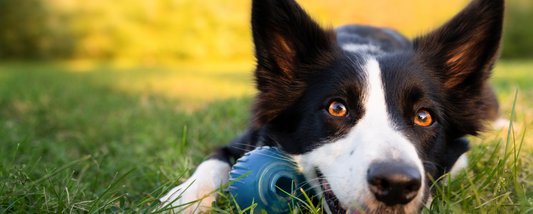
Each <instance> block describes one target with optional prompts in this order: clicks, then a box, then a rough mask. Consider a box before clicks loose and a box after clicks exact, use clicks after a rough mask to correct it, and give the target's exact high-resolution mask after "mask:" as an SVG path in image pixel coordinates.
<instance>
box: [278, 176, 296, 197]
mask: <svg viewBox="0 0 533 214" xmlns="http://www.w3.org/2000/svg"><path fill="white" fill-rule="evenodd" d="M292 183H293V182H292V179H290V178H288V177H285V176H282V177H280V178H278V180H277V181H276V194H277V195H278V196H281V197H284V198H285V197H288V196H289V195H287V193H289V194H292V188H296V187H294V186H293V185H292ZM281 190H283V191H285V192H283V191H281Z"/></svg>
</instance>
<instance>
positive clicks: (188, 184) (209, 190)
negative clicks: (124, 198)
mask: <svg viewBox="0 0 533 214" xmlns="http://www.w3.org/2000/svg"><path fill="white" fill-rule="evenodd" d="M253 136H254V133H253V132H245V133H244V134H242V135H241V136H239V137H237V138H235V139H234V140H233V141H231V142H230V143H229V144H228V145H226V146H225V147H222V148H219V149H217V150H216V151H215V152H213V153H212V154H211V155H210V157H209V159H208V160H206V161H204V162H202V163H201V164H200V165H198V168H197V169H196V171H195V172H194V174H193V175H192V176H191V177H190V178H189V179H188V180H187V181H185V182H184V183H182V184H181V185H179V186H177V187H174V188H173V189H172V190H170V191H169V192H168V193H167V194H166V195H165V196H163V197H162V198H161V199H159V200H160V201H161V205H160V206H159V209H163V208H164V207H166V208H169V207H176V208H174V209H173V210H172V211H174V212H181V213H199V212H204V211H207V210H209V209H210V207H211V204H212V202H213V201H216V199H217V198H218V195H217V194H216V193H214V191H215V190H217V189H218V188H220V187H221V186H223V185H224V184H226V183H227V182H228V179H229V172H230V170H231V166H232V165H233V162H234V160H236V159H238V158H240V157H241V156H242V155H244V153H245V152H246V151H247V150H249V149H248V147H251V146H253V145H254V144H255V142H257V141H256V140H255V139H254V138H253ZM254 148H255V147H254ZM191 202H192V203H191ZM189 203H191V204H189ZM167 205H168V206H167ZM177 206H179V207H177Z"/></svg>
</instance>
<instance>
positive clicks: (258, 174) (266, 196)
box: [229, 146, 311, 214]
mask: <svg viewBox="0 0 533 214" xmlns="http://www.w3.org/2000/svg"><path fill="white" fill-rule="evenodd" d="M248 172H250V174H248V175H246V176H245V177H242V178H240V179H237V178H239V177H240V176H242V175H244V174H246V173H248ZM236 179H237V180H236ZM234 180H236V181H235V182H233V183H231V184H230V185H229V192H230V193H231V195H232V197H233V198H234V200H235V202H236V203H237V204H238V206H239V207H240V208H241V209H245V208H247V207H249V206H251V205H252V202H253V203H257V206H256V207H255V208H254V212H253V213H254V214H255V213H261V210H264V211H266V212H267V213H288V212H289V211H290V208H289V207H290V206H294V205H295V204H297V202H298V200H296V199H294V196H295V197H298V198H300V199H302V200H304V201H305V200H306V199H305V197H304V196H303V194H302V193H301V190H300V188H302V189H303V190H308V189H309V187H308V185H306V184H305V178H304V176H303V174H301V172H299V170H298V168H297V165H296V162H294V161H293V160H292V159H291V158H290V157H289V156H288V155H286V154H285V153H283V152H282V151H280V150H279V149H277V148H274V147H268V146H265V147H260V148H257V149H255V150H253V151H251V152H248V153H246V154H244V156H243V157H241V158H240V159H239V160H237V163H235V165H234V166H233V170H232V171H231V172H230V182H231V181H234ZM280 189H282V190H283V191H285V192H283V191H282V190H280ZM287 193H290V194H291V195H293V196H291V195H289V194H287ZM306 194H308V196H309V197H311V195H310V192H309V193H308V192H306ZM290 204H291V205H290ZM293 209H294V207H293ZM248 213H250V212H248Z"/></svg>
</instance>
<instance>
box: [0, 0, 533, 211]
mask: <svg viewBox="0 0 533 214" xmlns="http://www.w3.org/2000/svg"><path fill="white" fill-rule="evenodd" d="M298 2H299V3H300V4H301V5H302V7H303V8H304V9H306V10H307V11H308V12H309V14H311V16H313V17H314V18H315V19H316V20H317V21H318V22H320V23H321V24H322V25H324V26H339V25H343V24H349V23H358V24H367V25H376V26H382V27H389V28H393V29H396V30H398V31H399V32H401V33H403V34H404V35H406V36H407V37H410V38H413V37H415V36H417V35H423V34H424V33H427V32H429V31H430V30H431V29H434V28H436V27H438V26H439V25H441V24H442V23H444V22H445V21H446V20H448V19H450V18H451V17H452V16H453V15H455V14H456V13H457V12H458V11H460V10H461V9H462V8H463V7H464V6H465V5H466V4H467V3H468V0H440V1H436V0H432V1H428V0H396V1H392V0H372V1H368V0H344V1H341V0H298ZM250 5H251V1H250V0H203V1H202V0H0V184H1V185H2V186H1V187H0V213H3V212H4V211H6V210H7V212H11V211H13V212H14V211H16V210H19V211H20V213H22V212H26V213H60V212H67V211H68V210H70V212H75V211H79V212H80V213H85V211H87V210H96V209H98V208H102V209H107V208H109V209H111V210H113V209H114V210H115V211H116V210H117V209H118V210H119V211H121V212H123V211H124V210H128V209H129V210H134V209H137V208H138V206H144V205H145V204H146V203H148V204H150V203H152V201H154V200H157V198H158V196H159V195H158V194H162V193H164V192H165V191H163V190H162V189H157V188H159V187H168V186H169V185H167V186H165V183H166V182H169V181H170V182H173V181H176V178H179V179H178V180H177V181H176V182H177V183H180V182H183V181H184V180H185V179H186V178H188V177H189V175H190V171H187V169H191V168H194V167H195V166H196V165H197V164H199V163H200V162H201V161H202V160H204V159H205V158H206V157H207V156H208V154H209V153H210V152H211V151H213V149H214V148H215V147H218V146H220V145H223V144H226V143H227V142H229V141H230V140H231V139H232V138H234V137H236V136H237V135H238V134H239V133H241V132H242V131H244V130H245V129H246V126H247V123H248V116H249V112H250V106H251V103H252V102H253V95H254V94H255V93H256V91H255V89H254V85H253V81H252V78H253V77H252V70H253V66H254V59H253V44H252V38H251V28H250V23H249V22H250ZM532 23H533V1H531V0H507V14H506V20H505V35H504V41H503V50H502V60H500V61H499V62H498V64H497V66H496V68H495V69H494V74H493V78H492V79H491V83H492V85H493V86H494V87H495V91H496V93H497V95H498V99H499V101H500V104H501V105H500V106H501V112H502V117H504V118H507V119H508V118H510V117H511V112H512V109H513V108H515V110H516V112H515V113H516V114H514V115H515V118H514V119H515V120H514V121H515V122H516V124H517V125H516V126H515V127H513V131H515V132H516V133H519V134H522V135H523V136H526V135H527V136H528V137H526V138H522V141H523V144H524V148H523V150H522V153H520V156H524V158H522V159H521V160H523V163H522V162H521V163H520V165H519V166H518V169H519V170H517V171H518V175H520V176H519V178H517V179H518V181H520V182H523V183H520V184H521V185H522V184H523V185H525V187H524V188H525V190H524V191H526V192H527V193H528V196H527V197H526V199H523V200H522V199H520V200H518V199H517V200H515V202H516V201H519V202H520V201H523V203H522V202H520V203H522V204H528V206H529V205H530V204H531V202H530V201H529V200H530V199H531V198H532V197H533V183H531V181H532V180H533V178H532V176H533V162H532V161H533V159H531V157H532V156H533V136H532V135H531V134H530V132H528V133H525V130H528V131H529V130H532V129H533V101H532V100H531V97H533V72H532V71H533V24H532ZM517 88H519V89H520V91H519V93H518V98H517V101H516V102H514V100H515V92H516V90H517ZM509 133H511V132H509ZM522 135H517V137H516V138H517V139H518V138H520V136H522ZM506 136H507V132H501V131H500V132H488V134H486V135H484V136H482V137H481V138H472V145H473V148H472V150H473V151H481V152H484V151H487V150H488V151H498V152H500V153H503V151H500V150H501V149H500V150H498V149H497V148H498V146H497V143H498V142H500V141H501V139H502V138H505V137H506ZM513 138H514V136H513ZM507 139H509V138H507ZM520 145H521V144H520ZM520 148H522V147H520ZM506 151H507V150H506ZM485 153H487V152H485ZM485 153H483V154H485ZM487 154H490V152H488V153H487ZM515 155H516V154H515ZM84 157H85V158H84ZM491 157H492V156H491ZM75 160H80V161H81V160H84V161H81V162H79V163H78V162H73V161H75ZM484 160H485V159H484ZM491 161H492V162H491ZM494 161H498V159H492V158H491V159H490V160H487V161H486V162H482V161H481V162H477V163H473V164H474V165H475V167H477V168H475V169H476V170H478V169H481V168H483V167H484V166H486V165H490V166H492V165H494V166H495V165H496V164H497V165H498V166H499V165H500V162H498V163H495V162H494ZM69 163H71V164H70V165H69ZM61 166H68V167H63V168H59V169H58V167H61ZM514 168H515V169H516V168H517V166H516V165H515V166H514ZM507 169H509V168H507ZM507 169H506V170H505V172H507ZM130 170H134V171H133V172H132V171H130ZM130 172H131V173H130ZM522 172H523V173H522ZM489 174H490V173H489ZM489 174H486V175H489ZM503 174H504V171H503V170H502V172H501V173H497V175H503ZM126 175H127V176H126ZM180 175H183V176H182V177H180ZM492 175H494V174H490V176H492ZM117 176H118V178H117ZM120 176H125V177H120ZM515 176H516V171H515ZM44 178H47V182H41V183H39V184H38V185H33V186H27V185H26V184H28V183H29V182H33V181H43V179H44ZM487 179H488V180H490V179H491V177H489V178H487ZM501 179H503V180H502V182H503V181H506V178H503V177H502V178H501ZM501 179H500V178H498V181H500V180H501ZM513 179H514V178H513ZM507 180H511V179H507ZM515 180H516V179H515ZM111 184H113V185H114V184H120V185H119V186H117V188H119V189H118V190H115V189H113V188H114V187H113V186H112V185H111ZM24 185H26V186H24ZM503 186H505V185H503V184H501V183H500V182H492V181H491V182H490V185H489V187H490V188H492V189H490V188H489V187H486V188H485V189H483V191H482V194H483V197H482V199H483V201H481V202H480V204H478V203H477V201H479V199H478V200H476V201H474V200H473V199H472V200H471V199H468V200H462V199H461V200H452V201H463V205H461V206H462V208H461V209H464V210H476V212H479V213H483V211H479V210H478V208H479V207H483V206H485V207H489V206H492V204H495V203H493V202H492V201H493V198H499V197H500V196H496V195H495V194H494V193H495V192H502V194H503V193H505V192H506V191H505V190H501V188H502V187H503ZM111 187H113V188H111ZM110 188H111V189H110ZM111 190H112V191H111ZM153 190H155V191H153ZM475 190H476V192H475V194H473V193H472V192H470V193H467V194H465V195H470V196H472V195H476V196H477V195H478V190H477V189H475ZM509 192H514V191H513V190H509ZM117 193H121V194H117ZM122 193H128V194H127V195H125V194H122ZM6 195H7V197H5V196H6ZM458 195H462V194H458ZM143 198H144V199H147V200H144V199H143ZM501 198H502V200H503V199H505V200H507V199H508V198H509V197H508V195H505V197H501ZM100 199H102V200H100ZM498 200H499V199H498ZM108 201H111V202H113V203H111V202H109V203H108ZM227 201H228V204H231V200H229V199H228V200H227ZM114 202H116V203H114ZM519 202H516V203H517V204H518V203H519ZM454 204H455V203H454ZM501 204H502V203H498V206H499V205H501ZM453 206H459V205H453ZM468 206H471V207H470V208H471V209H470V208H468V209H467V207H468ZM220 207H221V208H220V209H225V210H230V211H231V209H232V208H231V205H227V206H220ZM507 208H508V209H509V210H513V209H515V208H514V207H513V206H510V205H509V206H508V205H505V207H502V209H507ZM487 209H488V210H491V211H494V212H496V213H509V212H511V211H509V212H508V211H505V210H504V211H500V210H499V209H493V208H487ZM528 209H529V208H528ZM9 210H11V211H9ZM72 210H74V211H72ZM115 211H113V212H115ZM117 212H118V211H117ZM465 212H468V211H465ZM476 212H473V213H476ZM522 212H523V211H522ZM526 212H527V211H526ZM123 213H124V212H123ZM457 213H461V212H459V211H457Z"/></svg>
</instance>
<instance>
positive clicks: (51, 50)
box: [0, 0, 74, 59]
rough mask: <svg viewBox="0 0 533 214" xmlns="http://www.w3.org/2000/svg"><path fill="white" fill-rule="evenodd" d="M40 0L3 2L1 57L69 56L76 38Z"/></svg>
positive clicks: (0, 41) (1, 14)
mask: <svg viewBox="0 0 533 214" xmlns="http://www.w3.org/2000/svg"><path fill="white" fill-rule="evenodd" d="M60 18H61V17H59V16H54V15H52V13H51V12H50V10H49V9H48V8H47V5H45V4H44V3H43V2H42V1H41V0H23V1H0V59H49V58H58V57H59V58H61V57H67V56H70V55H71V53H72V51H73V50H74V43H73V42H74V41H73V40H72V39H73V38H72V37H71V36H70V35H68V31H65V29H64V28H62V26H61V25H60V23H59V22H60V21H61V20H60Z"/></svg>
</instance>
